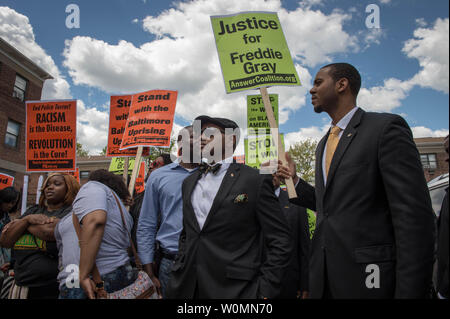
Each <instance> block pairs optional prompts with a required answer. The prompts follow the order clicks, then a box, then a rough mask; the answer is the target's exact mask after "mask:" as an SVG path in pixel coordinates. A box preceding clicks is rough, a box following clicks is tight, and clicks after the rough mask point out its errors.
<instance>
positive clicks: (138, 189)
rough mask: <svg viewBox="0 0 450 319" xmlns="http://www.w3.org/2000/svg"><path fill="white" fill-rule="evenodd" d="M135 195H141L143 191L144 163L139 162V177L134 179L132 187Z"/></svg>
mask: <svg viewBox="0 0 450 319" xmlns="http://www.w3.org/2000/svg"><path fill="white" fill-rule="evenodd" d="M134 189H135V192H136V194H139V193H142V192H143V191H144V190H145V163H144V162H141V167H140V168H139V175H138V177H137V178H136V184H135V185H134Z"/></svg>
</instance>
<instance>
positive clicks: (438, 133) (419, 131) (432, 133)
mask: <svg viewBox="0 0 450 319" xmlns="http://www.w3.org/2000/svg"><path fill="white" fill-rule="evenodd" d="M411 131H412V133H413V136H414V138H418V137H446V136H447V135H448V129H440V130H432V129H430V128H427V127H424V126H415V127H411Z"/></svg>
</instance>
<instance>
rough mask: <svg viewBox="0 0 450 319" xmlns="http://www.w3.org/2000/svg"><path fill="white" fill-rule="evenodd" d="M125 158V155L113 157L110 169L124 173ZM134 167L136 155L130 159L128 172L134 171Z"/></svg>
mask: <svg viewBox="0 0 450 319" xmlns="http://www.w3.org/2000/svg"><path fill="white" fill-rule="evenodd" d="M124 162H125V158H124V157H113V158H112V159H111V163H110V164H109V171H110V172H113V173H114V174H122V173H123V167H124ZM133 167H134V157H130V158H129V159H128V173H129V174H130V173H131V172H132V171H133Z"/></svg>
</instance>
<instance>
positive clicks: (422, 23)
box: [416, 18, 428, 28]
mask: <svg viewBox="0 0 450 319" xmlns="http://www.w3.org/2000/svg"><path fill="white" fill-rule="evenodd" d="M416 24H417V26H419V27H421V28H425V27H426V26H427V25H428V24H427V22H426V21H425V19H424V18H418V19H416Z"/></svg>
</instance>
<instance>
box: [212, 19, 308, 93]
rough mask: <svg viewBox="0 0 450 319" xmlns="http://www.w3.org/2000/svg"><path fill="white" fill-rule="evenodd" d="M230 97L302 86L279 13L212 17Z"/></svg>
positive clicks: (226, 87)
mask: <svg viewBox="0 0 450 319" xmlns="http://www.w3.org/2000/svg"><path fill="white" fill-rule="evenodd" d="M211 23H212V27H213V31H214V37H215V40H216V46H217V51H218V53H219V60H220V65H221V67H222V74H223V78H224V81H225V89H226V92H227V93H232V92H238V91H243V90H248V89H255V88H261V87H267V86H273V85H284V86H286V85H288V86H292V85H301V84H300V79H299V77H298V75H297V71H296V70H295V67H294V63H293V61H292V58H291V54H290V52H289V48H288V46H287V43H286V39H285V37H284V34H283V30H282V29H281V24H280V20H279V19H278V16H277V14H276V13H275V12H242V13H238V14H233V15H225V16H212V17H211Z"/></svg>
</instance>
